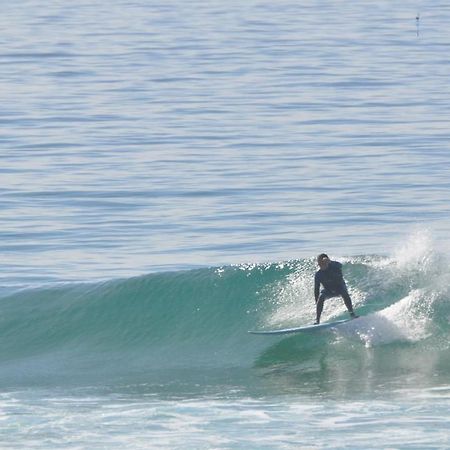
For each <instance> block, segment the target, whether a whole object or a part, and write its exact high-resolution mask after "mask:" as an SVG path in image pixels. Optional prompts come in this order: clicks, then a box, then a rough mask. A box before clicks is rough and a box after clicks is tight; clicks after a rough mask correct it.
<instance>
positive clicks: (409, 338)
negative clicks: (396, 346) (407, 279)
mask: <svg viewBox="0 0 450 450" xmlns="http://www.w3.org/2000/svg"><path fill="white" fill-rule="evenodd" d="M430 301H431V299H427V298H426V297H425V296H424V292H423V291H421V290H415V291H412V292H411V293H410V294H409V295H408V296H406V297H404V298H403V299H401V300H399V301H398V302H396V303H394V304H393V305H391V306H388V307H387V308H385V309H383V310H381V311H378V312H376V313H373V314H369V315H368V316H365V317H361V318H359V319H358V320H355V321H351V322H349V323H348V324H345V326H343V327H341V329H342V332H343V334H346V335H348V336H349V335H353V336H355V335H356V336H358V337H359V338H360V339H361V340H362V341H363V342H364V344H365V346H366V347H373V346H377V345H384V344H389V343H392V342H416V341H419V340H422V339H425V338H426V337H427V336H428V335H429V333H428V331H427V329H428V326H429V323H430V320H431V319H430V318H429V316H428V315H427V312H428V311H429V304H430Z"/></svg>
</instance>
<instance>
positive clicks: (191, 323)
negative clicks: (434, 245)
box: [0, 255, 450, 392]
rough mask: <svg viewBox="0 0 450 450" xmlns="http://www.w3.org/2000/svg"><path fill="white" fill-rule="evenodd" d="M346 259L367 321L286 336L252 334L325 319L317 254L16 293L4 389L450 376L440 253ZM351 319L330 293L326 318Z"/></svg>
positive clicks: (310, 385)
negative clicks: (405, 258) (317, 307)
mask: <svg viewBox="0 0 450 450" xmlns="http://www.w3.org/2000/svg"><path fill="white" fill-rule="evenodd" d="M341 261H342V262H343V263H344V275H345V278H346V280H347V284H348V286H349V291H350V293H351V295H352V299H353V302H354V305H355V309H356V310H357V311H358V313H359V314H360V315H361V316H362V317H361V318H359V319H357V320H354V321H350V322H348V323H346V324H343V325H341V326H340V327H339V329H338V330H334V331H333V330H327V331H324V332H322V333H311V334H302V335H289V336H286V337H283V336H277V337H268V336H254V335H250V334H248V330H251V329H276V328H281V327H291V326H299V325H306V324H308V323H311V322H312V321H313V318H314V300H313V293H312V291H313V277H314V273H315V270H316V268H315V264H314V261H313V260H312V259H310V260H297V261H289V262H285V263H272V264H261V265H247V266H244V265H243V266H226V267H221V268H206V269H198V270H192V271H179V272H170V273H158V274H151V275H147V276H143V277H137V278H130V279H125V280H115V281H109V282H102V283H96V284H72V285H61V286H57V287H49V288H39V289H29V290H23V291H20V292H16V293H15V294H12V295H11V294H10V295H8V296H4V297H3V298H1V299H0V339H1V342H2V345H1V347H0V364H1V368H2V370H1V374H0V386H6V385H16V384H20V385H28V384H46V383H52V384H54V383H60V384H67V383H70V384H74V385H85V384H86V383H87V384H96V383H104V384H108V383H110V382H117V380H119V382H120V383H123V384H127V383H129V384H132V383H147V382H149V383H153V384H154V383H156V384H158V383H159V385H160V386H163V385H164V386H166V387H167V386H170V385H171V383H175V384H177V383H178V384H179V382H185V381H186V380H190V382H192V383H193V384H195V385H202V384H208V385H209V384H211V383H212V384H213V385H214V384H217V383H219V384H220V383H226V384H227V385H229V384H231V385H233V384H236V385H241V384H242V383H244V384H245V383H247V384H248V385H249V386H250V385H251V386H253V387H255V386H260V387H261V386H262V385H264V386H266V384H267V383H268V384H269V385H270V386H273V387H274V389H275V390H281V391H284V390H287V391H289V390H290V389H299V388H301V389H303V388H305V389H310V390H312V391H315V390H317V391H318V392H324V391H330V390H331V391H333V392H339V391H340V390H343V391H348V390H351V389H356V387H357V386H359V387H360V388H361V386H363V387H364V386H372V384H373V383H375V384H376V385H377V386H378V385H381V384H386V383H389V382H390V380H396V381H397V382H398V381H399V380H402V379H410V380H414V382H417V380H419V381H420V382H421V383H422V384H425V385H427V384H431V385H432V384H433V383H436V380H440V379H444V378H446V377H448V374H449V373H450V369H449V367H450V364H449V357H448V354H449V328H450V326H449V317H450V308H449V302H448V299H449V289H448V287H447V286H448V281H449V277H450V275H448V274H447V273H446V271H445V267H442V265H440V264H437V263H436V261H435V260H434V256H433V255H431V256H430V257H429V258H426V259H422V260H419V261H409V262H408V263H403V262H402V261H401V260H398V259H388V258H382V257H376V256H361V257H356V258H352V259H347V260H345V259H343V260H341ZM344 317H347V312H346V310H345V306H344V303H343V301H342V300H341V299H339V298H336V299H330V300H328V301H327V302H326V305H325V311H324V314H323V320H332V319H338V318H344ZM224 378H225V381H224ZM155 380H156V381H155ZM243 380H246V381H243ZM249 380H250V381H249ZM343 386H344V387H343ZM255 388H256V387H255ZM169 390H170V389H169Z"/></svg>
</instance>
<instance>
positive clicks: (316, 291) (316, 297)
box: [314, 273, 320, 303]
mask: <svg viewBox="0 0 450 450" xmlns="http://www.w3.org/2000/svg"><path fill="white" fill-rule="evenodd" d="M319 293H320V280H319V276H318V274H317V273H316V276H315V277H314V300H315V301H316V303H317V301H318V300H319Z"/></svg>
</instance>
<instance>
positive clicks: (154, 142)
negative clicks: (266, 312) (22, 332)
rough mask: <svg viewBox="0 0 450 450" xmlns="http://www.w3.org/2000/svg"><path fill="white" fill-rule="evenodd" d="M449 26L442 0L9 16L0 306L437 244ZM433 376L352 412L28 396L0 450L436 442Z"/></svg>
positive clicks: (229, 401)
mask: <svg viewBox="0 0 450 450" xmlns="http://www.w3.org/2000/svg"><path fill="white" fill-rule="evenodd" d="M449 22H450V5H449V4H448V3H447V2H445V1H443V0H437V1H433V2H424V1H410V0H407V1H404V2H391V1H387V0H381V1H372V0H368V1H357V2H344V1H333V0H311V1H303V2H300V1H293V0H279V1H275V2H273V1H272V2H269V1H266V0H248V1H245V2H242V1H237V0H230V1H223V0H221V1H219V0H210V1H199V0H192V1H183V0H168V1H164V2H163V1H160V0H134V1H132V0H112V1H110V2H102V1H100V0H89V1H87V0H80V1H77V2H69V1H65V0H54V1H51V2H44V3H43V2H38V1H36V0H24V1H21V2H3V4H2V8H1V14H0V44H1V45H0V95H1V97H0V98H1V102H0V180H1V181H0V256H1V257H0V293H4V295H9V294H10V293H11V292H15V291H16V289H19V290H23V289H28V288H30V286H31V287H34V288H36V286H40V285H42V284H44V285H46V286H50V288H49V289H50V290H51V291H50V292H51V293H52V296H54V297H55V296H56V294H55V292H58V291H55V290H52V289H56V288H54V286H53V285H56V286H59V285H60V283H61V282H76V283H81V284H84V283H86V282H89V283H91V282H92V283H98V282H100V280H111V279H117V278H124V279H127V278H128V277H133V276H135V275H148V274H149V273H155V272H157V273H160V272H165V271H169V272H178V271H180V270H182V269H183V270H184V269H191V268H199V267H201V268H203V267H211V266H214V267H215V266H219V265H230V264H243V263H262V262H267V263H268V264H273V263H275V262H279V261H287V260H294V259H297V258H304V259H305V260H307V259H308V258H312V257H313V256H314V255H316V254H318V253H320V252H322V251H327V252H329V253H330V254H332V255H339V256H341V257H343V256H345V257H346V258H347V257H348V258H350V261H351V258H352V257H356V256H359V257H361V255H362V256H363V257H364V255H366V256H367V257H368V255H378V256H381V255H382V256H383V257H389V255H391V254H395V255H396V258H397V260H396V261H397V262H398V260H399V259H398V258H400V256H399V248H400V249H402V248H403V249H405V251H404V253H405V254H406V255H412V254H413V253H414V251H413V250H414V248H416V247H417V248H419V250H420V248H422V249H423V247H424V246H425V247H426V250H427V251H426V252H425V253H426V255H429V254H430V253H431V254H432V255H433V257H436V256H437V255H438V253H436V251H435V249H436V248H438V249H441V250H444V251H446V250H448V248H449V245H448V230H449V227H450V219H449V213H450V206H449V205H450V203H449V197H450V196H449V194H450V144H449V142H450V83H449V73H450V59H449V50H450V27H449ZM411 235H412V236H413V237H412V238H411ZM414 236H415V237H414ZM417 236H419V237H417ZM423 236H426V237H425V238H424V237H423ZM430 241H433V242H434V244H430V243H429V242H430ZM424 242H426V243H425V244H424ZM400 253H401V251H400ZM419 253H420V252H419ZM363 259H364V258H363ZM360 261H361V260H358V264H360V263H361V262H360ZM415 263H416V264H417V265H418V266H420V264H422V263H423V259H421V258H416V260H415ZM305 264H306V263H305ZM361 264H362V263H361ZM302 267H307V270H309V269H308V267H309V266H308V265H305V266H302ZM416 268H417V267H416ZM305 270H306V269H305ZM426 273H427V274H429V273H430V272H429V268H427V272H426ZM355 274H357V275H358V276H360V277H362V275H359V272H357V271H355ZM357 275H355V278H356V277H357ZM362 279H363V280H364V278H362ZM439 279H440V278H439ZM445 279H446V278H445ZM408 280H413V281H412V282H411V283H412V284H413V282H414V281H416V279H415V278H414V277H411V278H408ZM403 281H404V280H403ZM438 284H439V282H438ZM133 286H135V285H134V284H133ZM421 286H422V285H421ZM79 289H81V288H79ZM93 289H94V290H95V288H93ZM99 289H100V288H99ZM108 289H109V288H108V287H107V288H105V290H102V295H104V296H105V298H106V297H107V295H108V292H109V291H108ZM134 289H138V288H137V287H134ZM205 289H206V288H205ZM361 289H362V288H361ZM402 289H403V290H406V288H405V284H404V283H403V284H402V288H401V289H399V290H400V291H401V290H402ZM39 292H40V291H39ZM83 292H84V291H83ZM139 292H140V291H139ZM168 292H169V291H168V290H166V291H165V292H164V294H165V295H169V294H168ZM433 292H435V291H433ZM407 293H408V294H411V293H410V292H407ZM257 294H258V293H257ZM441 294H442V292H441V291H439V295H438V294H436V297H439V301H444V302H445V301H448V297H446V296H445V295H447V294H445V295H444V296H442V295H441ZM2 295H3V294H2ZM27 295H28V297H26V299H27V300H26V301H30V300H29V299H30V298H31V296H32V294H27ZM39 295H40V296H41V297H44V294H42V295H41V294H39ZM83 295H88V294H83ZM89 295H91V294H89ZM117 295H118V294H117ZM255 295H256V294H255ZM405 295H406V294H405ZM414 295H415V294H414ZM414 295H412V297H414ZM418 295H419V294H418ZM224 296H225V294H224ZM41 297H39V298H41ZM94 297H95V296H94ZM94 297H93V298H94ZM419 297H420V295H419ZM89 298H90V297H89ZM255 298H256V297H255ZM414 298H416V297H414ZM442 298H443V299H444V300H442ZM41 300H42V299H41ZM0 301H3V299H0ZM53 301H54V300H53ZM71 301H72V298H71ZM392 301H394V300H392ZM8 302H10V299H8ZM36 302H37V300H36ZM9 304H10V303H8V305H9ZM36 304H37V303H36ZM361 304H362V306H363V307H364V306H367V304H364V299H363V300H361ZM39 305H41V304H39ZM369 306H370V305H369ZM40 307H41V306H37V307H36V309H39V308H40ZM5 308H10V307H9V306H7V307H5ZM443 310H445V311H447V309H445V308H444V309H443ZM5 311H6V313H8V314H9V312H10V309H5ZM33 311H34V310H33ZM92 311H94V312H95V311H96V310H95V309H92ZM6 313H5V314H6ZM2 314H3V313H2ZM80 314H81V313H80ZM81 316H82V314H81ZM81 316H80V315H79V316H77V319H80V317H81ZM1 317H3V316H1ZM80 320H81V319H80ZM440 320H442V321H443V322H442V323H444V324H447V325H448V320H449V319H448V317H440ZM446 320H447V322H446ZM29 321H30V324H29V329H30V330H32V328H33V319H32V318H29ZM0 322H1V320H0ZM11 323H12V322H11ZM14 323H15V322H14ZM41 323H42V322H41ZM438 323H439V324H440V325H439V326H441V327H444V325H442V323H441V322H438ZM1 325H2V323H0V330H3V329H2V328H1ZM16 325H17V326H20V323H16ZM8 326H9V325H8ZM437 326H438V325H437ZM68 329H70V327H68ZM87 329H89V328H87ZM4 330H6V331H4V333H5V334H4V336H6V337H8V336H10V335H9V334H8V333H12V331H11V329H10V328H4ZM2 332H3V331H2ZM52 332H54V333H55V335H57V332H56V331H55V330H53V331H52ZM434 336H436V335H434ZM445 336H447V335H445ZM63 337H64V336H63ZM64 338H66V337H64ZM67 342H69V340H67ZM69 343H70V342H69ZM32 344H33V343H30V348H31V346H32ZM355 345H356V344H355ZM394 345H395V344H394ZM443 345H444V344H443ZM445 345H447V344H445ZM441 350H442V349H441ZM235 351H236V352H237V351H239V349H237V348H236V349H235ZM400 353H401V351H400ZM276 355H277V358H279V357H281V356H280V355H279V354H276ZM441 356H442V355H441ZM44 360H45V358H44ZM2 364H5V365H6V366H7V367H8V370H12V369H10V367H12V366H13V365H14V361H12V360H8V361H6V362H2ZM21 364H22V363H21ZM6 366H4V367H3V369H4V368H5V367H6ZM19 366H20V365H19ZM20 367H21V369H20V370H21V371H26V369H24V368H23V367H26V365H25V366H20ZM3 369H2V366H0V371H1V370H3ZM278 369H279V370H281V372H282V370H283V368H282V367H280V368H277V369H276V370H278ZM366 369H367V367H365V371H364V373H365V374H369V375H370V373H372V372H371V370H366ZM14 370H15V369H14ZM437 370H438V369H437ZM438 372H439V370H438ZM441 372H442V371H441ZM441 372H439V374H441ZM8 373H9V372H8ZM12 373H14V372H12ZM20 375H21V376H22V375H24V372H21V374H20ZM25 375H26V374H25ZM25 375H24V376H25ZM53 375H54V374H53ZM322 375H323V373H322ZM271 376H273V374H272V375H271ZM291 376H292V377H293V378H295V374H294V375H293V374H290V377H291ZM405 376H407V374H405ZM429 376H430V380H432V379H433V376H434V375H433V374H429ZM439 376H440V375H439ZM302 377H304V374H303V375H302ZM301 379H302V380H303V379H304V378H301ZM430 380H428V381H429V382H428V381H427V383H425V384H426V385H427V386H429V388H426V389H425V390H424V391H423V392H422V390H417V391H416V390H414V389H412V388H411V383H410V384H409V385H408V389H407V390H406V391H403V390H402V389H401V388H400V387H399V386H398V384H396V387H395V389H394V391H395V392H394V393H392V391H391V394H389V396H386V398H384V397H383V395H382V394H380V389H381V387H380V386H378V387H377V394H376V395H375V394H374V395H373V396H371V395H370V392H364V396H363V397H358V396H357V395H356V396H355V395H351V399H350V400H349V397H348V396H344V397H345V398H344V399H343V398H342V395H341V394H340V393H338V392H337V391H336V390H334V391H333V395H331V396H326V398H323V397H321V396H320V395H319V396H318V398H317V399H316V398H315V395H316V393H312V392H310V393H309V394H308V386H306V385H305V386H302V387H301V389H300V391H301V392H297V391H296V392H295V395H292V396H288V398H287V396H282V395H280V396H277V395H274V393H273V386H272V387H271V390H270V394H269V392H267V393H264V392H258V393H257V394H249V393H248V392H247V390H245V394H239V392H240V387H239V383H237V384H238V386H237V387H236V391H235V392H232V393H230V392H228V391H227V389H229V388H230V386H229V384H227V383H224V384H225V385H227V386H228V387H227V388H226V389H225V388H224V390H223V392H222V391H221V390H220V389H219V388H218V387H217V385H215V387H214V389H213V391H214V392H213V393H212V394H211V395H209V394H208V392H207V391H208V389H207V388H206V387H205V388H202V389H199V391H200V392H201V394H200V395H199V394H198V393H196V394H195V395H194V394H192V393H191V394H192V395H190V394H186V393H184V394H179V396H177V395H178V394H177V395H175V394H173V393H172V395H169V396H168V398H163V397H162V396H161V395H160V394H155V392H154V391H153V390H152V389H149V388H148V387H144V388H142V389H141V391H140V394H135V393H134V394H133V395H131V394H124V393H123V385H124V384H125V385H126V384H127V383H126V381H123V380H122V384H121V391H120V392H118V391H117V390H116V389H115V388H114V387H111V386H110V387H108V392H107V393H104V392H102V391H101V390H100V391H99V389H98V387H97V388H95V389H92V387H91V386H77V389H78V391H77V392H72V391H71V390H70V389H69V388H67V387H61V386H54V387H53V388H52V387H48V386H47V387H45V389H44V388H43V387H42V386H37V387H36V386H33V385H32V384H33V383H31V385H30V386H29V387H26V388H24V387H23V386H22V387H21V388H20V389H19V390H17V391H11V390H9V389H3V388H2V390H1V392H0V446H1V448H5V449H6V448H55V449H60V448H74V449H75V448H77V449H79V448H90V449H96V448H99V449H100V448H136V449H137V448H168V449H174V448H180V449H181V448H192V449H201V448H204V449H210V448H211V449H212V448H214V449H215V448H230V449H231V448H246V449H248V448H254V449H260V448H285V449H287V448H289V449H291V448H292V449H294V448H355V449H356V448H378V447H377V444H378V443H379V442H378V441H377V439H379V437H380V436H383V437H384V438H385V439H386V446H387V447H389V448H417V449H419V448H420V449H426V448H429V449H431V448H442V449H444V448H449V447H450V436H449V432H448V429H449V426H448V425H449V423H448V420H449V419H448V417H449V416H448V407H449V396H448V386H445V385H443V384H442V381H440V382H439V383H437V382H436V383H433V382H431V381H430ZM440 380H441V378H440ZM178 381H179V382H181V381H180V380H178ZM397 381H398V380H397ZM348 383H349V380H346V385H348ZM0 384H1V383H0ZM37 384H39V383H37ZM144 384H145V383H144ZM197 384H198V385H199V386H201V385H202V380H201V377H200V379H199V380H198V382H197ZM231 384H233V383H231ZM298 386H299V384H298V383H297V387H298ZM197 387H198V386H197ZM127 388H128V387H127ZM133 389H134V388H133ZM158 392H159V391H158ZM305 392H306V394H305ZM381 392H382V389H381ZM345 399H347V400H349V401H348V402H347V401H346V400H345ZM305 418H306V419H305ZM341 432H342V434H341ZM341 436H342V437H341ZM348 437H350V439H348ZM11 442H13V444H11ZM14 445H15V446H16V447H14Z"/></svg>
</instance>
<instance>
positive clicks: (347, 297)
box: [341, 289, 355, 316]
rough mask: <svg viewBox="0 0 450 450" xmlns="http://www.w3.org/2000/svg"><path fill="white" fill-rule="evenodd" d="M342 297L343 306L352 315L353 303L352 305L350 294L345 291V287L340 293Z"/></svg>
mask: <svg viewBox="0 0 450 450" xmlns="http://www.w3.org/2000/svg"><path fill="white" fill-rule="evenodd" d="M341 296H342V298H343V299H344V303H345V306H346V307H347V309H348V312H349V313H350V315H351V316H354V315H355V313H354V312H353V305H352V299H351V298H350V295H349V294H348V292H347V289H345V290H344V291H343V292H342V293H341Z"/></svg>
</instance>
